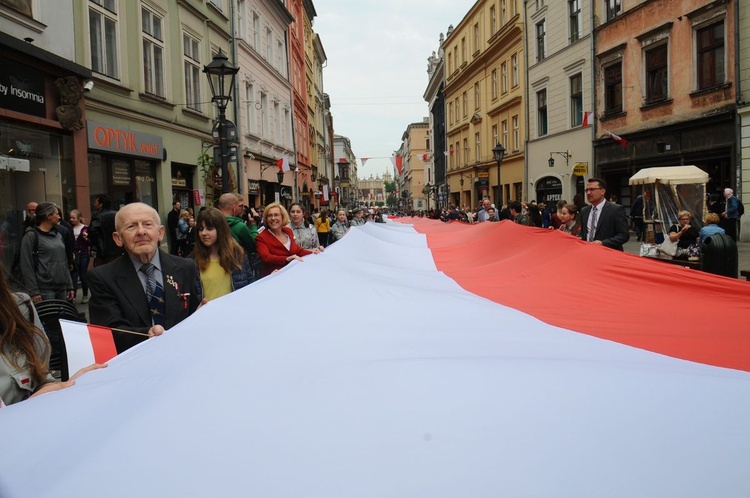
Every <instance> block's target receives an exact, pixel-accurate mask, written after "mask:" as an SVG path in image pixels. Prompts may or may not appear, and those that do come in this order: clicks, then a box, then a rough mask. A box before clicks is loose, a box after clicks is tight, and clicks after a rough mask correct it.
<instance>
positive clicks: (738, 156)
mask: <svg viewBox="0 0 750 498" xmlns="http://www.w3.org/2000/svg"><path fill="white" fill-rule="evenodd" d="M740 52H741V49H740V0H735V1H734V81H735V83H736V84H735V90H734V92H735V102H736V105H735V111H734V121H735V123H734V130H735V131H734V133H735V137H734V143H735V151H734V157H735V159H734V163H735V168H736V173H735V176H736V180H735V181H736V184H735V186H734V191H735V194H736V195H737V198H739V199H742V119H741V118H740V113H739V107H740V106H741V105H742V103H743V100H744V99H743V98H742V78H741V75H740V58H739V55H740Z"/></svg>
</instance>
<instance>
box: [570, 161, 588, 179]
mask: <svg viewBox="0 0 750 498" xmlns="http://www.w3.org/2000/svg"><path fill="white" fill-rule="evenodd" d="M588 172H589V167H588V164H586V163H576V164H575V165H574V166H573V174H574V175H576V176H586V174H587V173H588Z"/></svg>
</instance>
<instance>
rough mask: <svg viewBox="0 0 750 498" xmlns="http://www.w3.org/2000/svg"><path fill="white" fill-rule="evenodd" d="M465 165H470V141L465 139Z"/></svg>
mask: <svg viewBox="0 0 750 498" xmlns="http://www.w3.org/2000/svg"><path fill="white" fill-rule="evenodd" d="M463 143H464V164H468V163H469V139H468V138H464V141H463Z"/></svg>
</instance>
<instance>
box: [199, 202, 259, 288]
mask: <svg viewBox="0 0 750 498" xmlns="http://www.w3.org/2000/svg"><path fill="white" fill-rule="evenodd" d="M196 225H197V226H198V239H197V240H196V242H195V252H194V253H195V262H196V264H197V265H198V270H200V275H201V283H202V284H203V297H204V298H206V299H207V300H209V301H211V300H212V299H216V298H217V297H221V296H223V295H226V294H229V293H230V292H232V291H235V290H237V289H240V288H242V287H245V286H246V285H248V284H249V283H251V282H252V281H253V280H254V275H253V272H252V269H251V268H250V262H249V260H248V257H247V255H245V251H244V250H243V249H242V247H241V246H240V245H239V244H238V243H237V241H235V240H234V238H233V237H232V232H231V231H230V229H229V223H228V222H227V220H226V218H225V217H224V214H223V213H222V212H221V211H219V210H218V209H216V208H207V209H204V210H203V211H201V212H200V213H199V214H198V220H197V222H196Z"/></svg>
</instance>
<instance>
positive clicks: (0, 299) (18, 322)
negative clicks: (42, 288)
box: [0, 276, 50, 384]
mask: <svg viewBox="0 0 750 498" xmlns="http://www.w3.org/2000/svg"><path fill="white" fill-rule="evenodd" d="M23 304H25V306H24V307H25V308H26V309H28V310H29V311H30V312H31V311H32V306H33V305H32V304H31V300H29V301H26V302H25V303H23ZM30 316H31V317H33V312H31V313H30ZM31 319H32V320H33V318H31ZM40 343H41V344H44V348H45V349H44V351H42V354H41V355H40V354H39V351H37V349H36V347H37V346H38V345H39V344H40ZM18 353H22V354H23V356H25V357H26V363H27V365H28V368H29V370H30V373H31V377H32V378H33V379H34V381H35V382H36V383H37V384H41V383H42V382H43V381H44V378H45V377H46V376H47V374H48V373H49V366H48V365H47V362H46V359H47V358H49V354H50V349H49V341H48V340H47V336H46V335H44V332H42V331H41V330H39V329H38V328H36V327H35V326H34V324H33V323H32V322H31V321H29V318H27V317H25V316H24V315H23V314H22V313H21V309H20V308H19V306H18V305H17V304H16V300H15V299H14V298H13V295H11V292H10V289H8V284H7V283H6V281H5V278H2V276H0V354H2V355H3V356H4V357H5V358H6V359H7V360H8V361H9V362H10V364H11V365H13V366H14V367H16V368H21V367H20V366H19V365H18V357H19V355H18Z"/></svg>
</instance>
